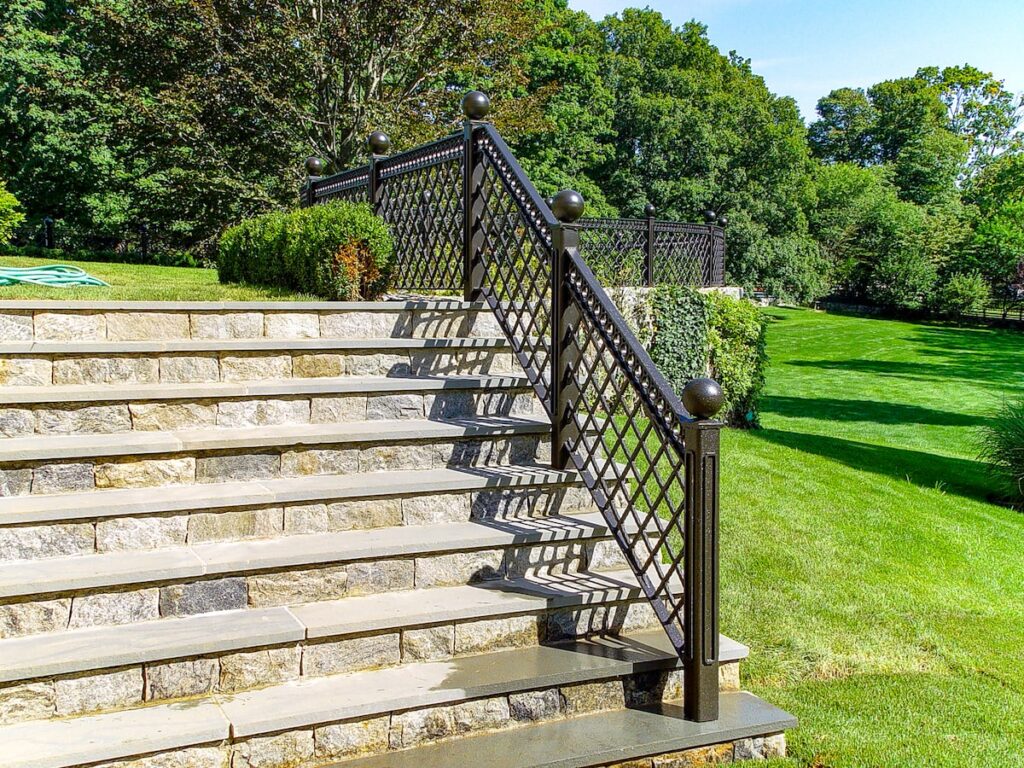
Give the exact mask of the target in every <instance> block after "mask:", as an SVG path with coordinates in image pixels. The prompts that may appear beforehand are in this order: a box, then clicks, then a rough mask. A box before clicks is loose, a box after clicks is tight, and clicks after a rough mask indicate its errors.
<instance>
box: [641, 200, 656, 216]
mask: <svg viewBox="0 0 1024 768" xmlns="http://www.w3.org/2000/svg"><path fill="white" fill-rule="evenodd" d="M657 212H658V209H657V208H656V207H655V206H654V203H648V204H647V205H645V206H644V216H646V217H647V218H651V217H653V216H654V214H656V213H657Z"/></svg>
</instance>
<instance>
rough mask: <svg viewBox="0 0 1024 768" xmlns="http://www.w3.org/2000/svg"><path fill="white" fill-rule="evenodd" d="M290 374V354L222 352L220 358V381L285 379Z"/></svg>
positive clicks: (289, 376)
mask: <svg viewBox="0 0 1024 768" xmlns="http://www.w3.org/2000/svg"><path fill="white" fill-rule="evenodd" d="M291 375H292V357H291V355H261V354H258V353H256V354H251V355H246V354H241V353H231V354H224V355H222V356H221V359H220V377H221V381H258V380H260V379H287V378H291Z"/></svg>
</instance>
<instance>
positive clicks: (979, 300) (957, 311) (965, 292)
mask: <svg viewBox="0 0 1024 768" xmlns="http://www.w3.org/2000/svg"><path fill="white" fill-rule="evenodd" d="M988 299H989V287H988V282H987V281H986V280H985V278H984V277H982V276H981V275H980V274H978V273H977V272H967V273H963V272H957V273H956V274H953V275H949V276H948V277H946V278H945V279H944V280H942V281H941V283H940V285H939V288H938V290H937V291H936V292H935V301H934V307H935V310H936V311H937V312H939V313H941V314H943V315H948V316H949V317H960V316H961V315H965V314H968V313H971V312H977V311H979V310H980V309H982V307H984V306H985V304H986V303H987V302H988Z"/></svg>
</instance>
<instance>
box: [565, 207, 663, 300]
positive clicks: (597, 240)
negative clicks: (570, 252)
mask: <svg viewBox="0 0 1024 768" xmlns="http://www.w3.org/2000/svg"><path fill="white" fill-rule="evenodd" d="M579 228H580V253H581V254H582V255H583V258H584V259H586V262H587V265H588V266H589V267H590V268H591V269H592V270H594V274H595V275H597V277H598V279H599V280H600V281H601V282H602V283H603V284H604V285H614V286H619V285H645V284H646V283H647V269H646V259H647V222H646V221H644V220H643V219H596V218H595V219H580V221H579Z"/></svg>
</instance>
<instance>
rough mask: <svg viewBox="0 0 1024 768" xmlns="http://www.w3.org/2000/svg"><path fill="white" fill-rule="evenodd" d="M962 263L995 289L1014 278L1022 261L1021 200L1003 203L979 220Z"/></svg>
mask: <svg viewBox="0 0 1024 768" xmlns="http://www.w3.org/2000/svg"><path fill="white" fill-rule="evenodd" d="M962 263H963V264H964V266H966V267H968V268H970V269H975V270H977V271H979V272H981V273H982V274H983V275H984V276H985V277H986V279H988V281H989V282H990V283H991V284H992V286H993V288H995V289H996V290H1002V289H1003V288H1005V286H1006V285H1008V284H1010V283H1012V282H1015V281H1016V279H1017V276H1018V274H1019V270H1020V265H1021V263H1024V200H1019V201H1017V202H1008V203H1005V204H1003V205H1002V206H1000V207H999V208H997V209H996V210H994V211H993V212H992V213H991V214H990V215H989V216H988V217H987V218H985V219H982V220H981V221H980V222H979V223H978V225H977V227H976V229H975V232H974V237H973V239H972V241H971V244H970V248H969V249H968V251H967V253H966V254H965V257H964V259H963V261H962Z"/></svg>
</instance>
